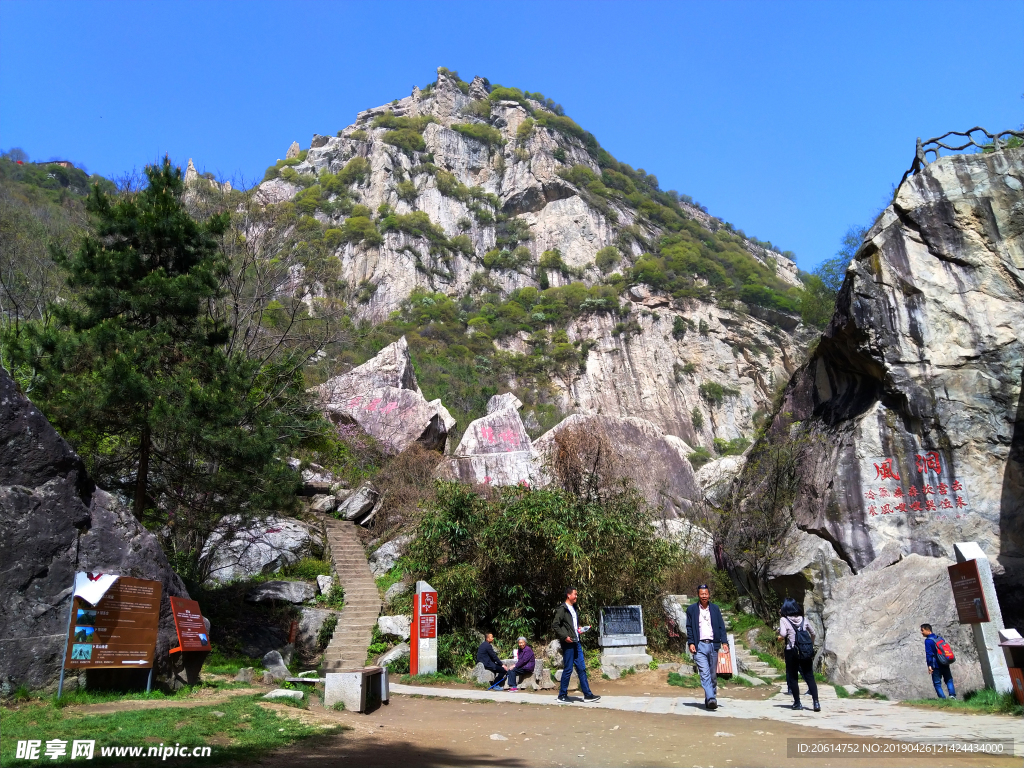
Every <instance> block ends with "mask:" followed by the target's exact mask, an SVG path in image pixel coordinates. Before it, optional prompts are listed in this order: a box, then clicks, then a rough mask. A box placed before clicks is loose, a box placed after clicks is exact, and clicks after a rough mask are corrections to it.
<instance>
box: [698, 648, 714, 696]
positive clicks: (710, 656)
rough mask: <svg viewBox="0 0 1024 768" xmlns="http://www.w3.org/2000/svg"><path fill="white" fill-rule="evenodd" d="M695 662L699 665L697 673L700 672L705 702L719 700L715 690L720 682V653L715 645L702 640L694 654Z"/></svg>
mask: <svg viewBox="0 0 1024 768" xmlns="http://www.w3.org/2000/svg"><path fill="white" fill-rule="evenodd" d="M693 660H694V662H696V664H697V671H698V672H700V685H701V687H702V688H703V689H704V701H708V700H710V699H715V698H717V696H716V693H715V689H716V682H717V680H718V651H716V650H715V644H714V643H711V642H708V641H706V640H701V641H700V642H699V643H698V644H697V652H696V653H695V654H693Z"/></svg>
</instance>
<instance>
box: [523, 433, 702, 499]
mask: <svg viewBox="0 0 1024 768" xmlns="http://www.w3.org/2000/svg"><path fill="white" fill-rule="evenodd" d="M565 429H577V430H581V431H586V432H590V433H595V434H600V435H601V436H602V438H603V439H604V440H605V441H607V443H608V444H609V445H610V446H611V449H612V450H613V451H614V453H615V454H616V456H615V462H616V467H617V468H618V469H619V470H620V471H621V472H622V474H624V475H626V476H627V477H629V478H630V479H631V480H633V482H635V483H636V486H637V488H638V489H639V490H640V492H641V493H642V494H643V495H644V498H646V499H647V501H648V502H649V503H650V504H652V505H653V506H654V507H655V508H657V509H659V510H661V512H662V514H663V515H664V516H665V517H669V518H675V517H678V516H680V515H682V514H683V513H684V512H686V511H687V510H688V509H689V508H690V504H691V502H692V501H693V500H694V499H696V498H699V496H700V489H699V486H698V485H697V482H696V480H695V479H694V474H693V467H692V466H690V461H689V459H687V455H688V454H690V453H691V452H692V451H691V450H690V447H689V446H688V445H686V443H684V442H683V441H682V440H680V439H679V438H678V437H676V436H675V435H667V434H665V432H664V431H662V429H661V428H660V427H658V426H656V425H655V424H652V423H651V422H649V421H647V420H645V419H635V418H626V419H620V418H616V417H614V416H594V415H582V414H574V415H572V416H569V417H568V418H567V419H565V420H564V421H562V422H560V423H559V424H557V425H556V426H555V427H553V428H552V429H550V430H549V431H547V432H545V433H544V434H543V435H541V436H540V437H539V438H537V439H536V440H535V441H534V442H533V448H534V450H535V451H536V452H537V454H538V456H539V461H540V465H541V466H545V465H546V463H547V462H548V460H549V457H550V456H551V455H552V453H553V451H554V448H555V437H556V436H557V435H558V434H559V433H560V432H561V431H562V430H565Z"/></svg>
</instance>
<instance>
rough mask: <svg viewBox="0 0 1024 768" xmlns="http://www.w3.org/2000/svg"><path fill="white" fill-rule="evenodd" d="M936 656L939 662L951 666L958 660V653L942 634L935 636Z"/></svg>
mask: <svg viewBox="0 0 1024 768" xmlns="http://www.w3.org/2000/svg"><path fill="white" fill-rule="evenodd" d="M935 658H936V660H938V662H939V664H942V665H944V666H949V665H950V664H952V663H953V662H954V661H956V655H955V654H954V653H953V648H952V647H951V646H950V645H949V643H947V642H946V639H945V638H944V637H943V636H942V635H936V636H935Z"/></svg>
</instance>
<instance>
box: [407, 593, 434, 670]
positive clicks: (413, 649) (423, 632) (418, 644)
mask: <svg viewBox="0 0 1024 768" xmlns="http://www.w3.org/2000/svg"><path fill="white" fill-rule="evenodd" d="M410 639H411V641H412V642H411V643H410V648H409V672H410V674H413V675H429V674H432V673H434V672H437V590H436V589H434V588H433V587H432V586H430V585H429V584H427V582H425V581H417V582H416V600H415V602H414V603H413V606H412V637H411V638H410Z"/></svg>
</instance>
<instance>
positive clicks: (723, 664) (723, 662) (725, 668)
mask: <svg viewBox="0 0 1024 768" xmlns="http://www.w3.org/2000/svg"><path fill="white" fill-rule="evenodd" d="M716 674H718V675H720V676H725V675H729V676H731V675H732V654H731V653H730V652H729V646H728V644H725V643H723V644H722V647H721V648H719V649H718V668H717V670H716Z"/></svg>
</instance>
